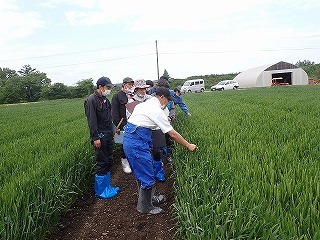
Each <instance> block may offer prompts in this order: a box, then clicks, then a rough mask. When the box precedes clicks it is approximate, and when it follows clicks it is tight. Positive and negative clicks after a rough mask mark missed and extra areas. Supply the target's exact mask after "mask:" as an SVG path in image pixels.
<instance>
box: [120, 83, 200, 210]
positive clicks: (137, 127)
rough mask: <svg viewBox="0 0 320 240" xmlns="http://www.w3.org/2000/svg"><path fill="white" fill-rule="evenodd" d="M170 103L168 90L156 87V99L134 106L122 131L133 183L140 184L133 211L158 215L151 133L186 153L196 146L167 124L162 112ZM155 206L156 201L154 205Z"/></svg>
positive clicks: (171, 99) (193, 149)
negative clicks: (158, 131)
mask: <svg viewBox="0 0 320 240" xmlns="http://www.w3.org/2000/svg"><path fill="white" fill-rule="evenodd" d="M169 100H170V101H173V100H174V99H173V97H172V96H171V94H170V91H169V89H167V88H165V87H158V88H157V91H156V95H155V96H154V97H152V98H151V99H149V100H148V101H145V102H143V103H140V104H138V105H136V106H135V108H134V110H133V112H132V115H131V116H130V118H129V119H128V122H127V124H126V125H125V127H124V136H123V149H124V152H125V154H126V156H127V159H128V161H129V164H130V166H131V169H132V172H133V174H134V176H135V178H136V180H137V181H138V182H139V183H140V187H139V197H138V203H137V210H138V212H140V213H148V214H158V213H162V212H163V209H161V208H160V207H155V206H153V202H152V200H153V197H154V193H155V175H154V170H153V159H152V155H151V149H152V147H153V141H152V137H151V132H152V130H153V129H156V128H157V127H159V128H160V129H161V130H162V132H163V133H168V134H169V135H170V136H171V138H172V139H173V140H174V141H176V142H177V143H179V144H181V145H182V146H184V147H186V148H187V149H188V150H189V151H195V150H196V149H197V146H196V145H195V144H192V143H189V142H188V141H187V140H185V139H184V138H183V137H182V136H181V135H180V134H179V133H178V132H177V131H175V130H174V129H173V127H172V125H171V124H170V122H169V120H168V117H167V116H166V114H165V112H164V111H163V110H164V109H165V107H166V105H167V103H168V102H169ZM156 202H157V201H156Z"/></svg>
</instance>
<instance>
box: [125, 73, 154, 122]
mask: <svg viewBox="0 0 320 240" xmlns="http://www.w3.org/2000/svg"><path fill="white" fill-rule="evenodd" d="M148 87H149V85H147V84H146V81H145V80H144V79H137V80H135V81H134V94H133V97H132V98H131V99H129V100H128V103H132V102H134V101H138V102H139V103H141V102H145V101H146V100H148V99H150V98H152V96H151V95H149V94H147V88H148ZM130 116H131V112H130V111H129V110H128V109H127V119H129V117H130Z"/></svg>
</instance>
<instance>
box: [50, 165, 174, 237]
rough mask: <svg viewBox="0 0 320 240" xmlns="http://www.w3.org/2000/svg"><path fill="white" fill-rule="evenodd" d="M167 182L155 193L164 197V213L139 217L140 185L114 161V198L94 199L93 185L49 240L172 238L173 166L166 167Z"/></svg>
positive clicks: (112, 175)
mask: <svg viewBox="0 0 320 240" xmlns="http://www.w3.org/2000/svg"><path fill="white" fill-rule="evenodd" d="M165 173H166V178H167V180H166V181H165V183H161V182H158V183H157V185H156V186H157V191H156V193H158V194H159V193H160V194H165V195H166V197H167V201H166V202H165V203H163V204H161V205H160V206H161V208H163V209H164V210H165V213H163V214H161V215H156V216H150V215H145V214H139V213H138V212H137V210H136V204H137V199H138V195H137V186H136V182H135V180H134V176H133V174H125V173H124V172H123V171H122V167H121V163H120V160H117V159H116V161H115V163H114V165H113V169H112V172H111V182H112V184H113V185H116V186H119V187H120V192H119V194H118V195H117V196H116V197H115V198H112V199H106V200H102V199H98V198H96V197H94V190H93V183H92V186H91V187H90V188H89V189H88V190H87V191H86V192H85V193H84V194H83V196H80V197H79V198H78V199H77V201H76V203H75V204H74V205H73V207H72V208H71V209H70V210H69V211H68V213H67V214H66V215H65V216H64V217H63V219H62V221H61V224H60V225H59V227H58V229H57V230H56V231H55V232H54V233H52V234H51V235H50V236H48V237H47V238H46V240H58V239H59V240H62V239H63V240H65V239H68V240H69V239H70V240H80V239H81V240H89V239H108V240H112V239H131V240H134V239H139V240H141V239H158V240H160V239H172V237H173V234H174V232H175V222H174V220H173V219H172V217H171V212H172V207H171V205H172V203H173V200H174V199H173V196H174V194H173V177H172V169H171V165H170V164H166V165H165Z"/></svg>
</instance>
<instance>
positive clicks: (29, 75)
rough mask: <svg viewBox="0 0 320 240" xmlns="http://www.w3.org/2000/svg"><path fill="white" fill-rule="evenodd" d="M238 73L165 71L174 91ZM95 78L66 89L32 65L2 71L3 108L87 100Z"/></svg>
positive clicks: (313, 72)
mask: <svg viewBox="0 0 320 240" xmlns="http://www.w3.org/2000/svg"><path fill="white" fill-rule="evenodd" d="M296 66H298V67H301V68H302V69H303V70H304V71H305V72H306V73H307V74H308V76H309V78H310V79H315V80H319V79H320V64H315V63H314V62H311V61H309V60H304V61H299V62H297V63H296ZM237 74H238V73H229V74H210V75H199V76H191V77H188V78H186V79H174V78H171V77H170V75H169V73H168V71H167V70H166V69H165V71H164V74H163V75H165V76H167V77H169V78H170V82H172V83H173V84H172V87H174V86H175V85H177V84H181V83H183V81H185V80H189V79H195V78H202V79H204V80H205V82H206V84H207V85H210V84H215V83H217V82H219V81H221V80H226V79H233V78H234V77H235V76H236V75H237ZM95 87H96V86H95V84H94V80H93V79H92V78H89V79H83V80H80V81H78V82H77V83H76V85H75V86H66V85H65V84H63V83H54V84H52V83H51V80H50V79H49V78H48V77H47V75H46V73H43V72H40V71H38V70H37V69H35V68H32V67H31V66H30V65H24V66H23V67H22V68H21V69H20V70H19V71H15V70H12V69H9V68H1V67H0V104H9V103H21V102H36V101H39V100H53V99H61V98H83V97H85V96H88V95H89V94H91V93H92V92H93V91H94V89H95Z"/></svg>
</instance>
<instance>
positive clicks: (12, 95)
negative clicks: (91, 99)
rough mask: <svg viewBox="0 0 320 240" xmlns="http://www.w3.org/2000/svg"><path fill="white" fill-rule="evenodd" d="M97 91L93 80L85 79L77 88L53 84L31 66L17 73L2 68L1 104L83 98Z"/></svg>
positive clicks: (78, 83)
mask: <svg viewBox="0 0 320 240" xmlns="http://www.w3.org/2000/svg"><path fill="white" fill-rule="evenodd" d="M94 89H95V86H94V84H93V79H91V78H90V79H84V80H81V81H79V82H77V84H76V85H75V86H66V85H65V84H63V83H54V84H52V83H51V80H50V79H49V78H48V77H47V75H46V73H43V72H39V71H38V70H37V69H35V68H32V67H31V66H30V65H24V66H23V67H22V68H21V70H19V71H15V70H12V69H9V68H1V67H0V104H8V103H21V102H36V101H39V100H53V99H61V98H82V97H85V96H87V95H89V94H90V93H92V92H93V91H94Z"/></svg>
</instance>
